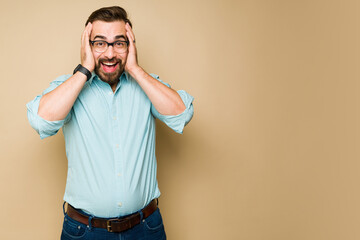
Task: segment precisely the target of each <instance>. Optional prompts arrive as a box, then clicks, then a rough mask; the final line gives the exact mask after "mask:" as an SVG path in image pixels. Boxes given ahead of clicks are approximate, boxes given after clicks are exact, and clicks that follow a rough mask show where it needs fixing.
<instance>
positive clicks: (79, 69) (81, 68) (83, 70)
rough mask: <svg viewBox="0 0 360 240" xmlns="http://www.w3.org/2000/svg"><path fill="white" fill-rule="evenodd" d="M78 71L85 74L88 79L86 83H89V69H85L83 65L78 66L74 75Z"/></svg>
mask: <svg viewBox="0 0 360 240" xmlns="http://www.w3.org/2000/svg"><path fill="white" fill-rule="evenodd" d="M77 71H79V72H81V73H83V74H85V76H86V78H87V79H86V81H89V79H90V78H91V72H90V71H89V70H88V69H87V68H85V67H83V66H82V65H81V64H79V65H77V67H76V68H75V69H74V72H73V74H75V73H76V72H77Z"/></svg>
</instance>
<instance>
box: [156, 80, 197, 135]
mask: <svg viewBox="0 0 360 240" xmlns="http://www.w3.org/2000/svg"><path fill="white" fill-rule="evenodd" d="M150 75H151V76H152V77H153V78H155V79H156V80H158V81H160V82H161V83H163V84H164V85H166V86H168V87H170V85H169V84H167V83H164V82H163V81H162V80H160V79H159V76H158V75H155V74H150ZM177 93H178V94H179V95H180V97H181V99H182V101H183V103H184V105H185V107H186V108H185V110H184V111H183V112H182V113H180V114H178V115H162V114H160V113H159V112H158V111H157V110H156V109H155V107H154V105H152V106H151V113H152V114H153V116H154V117H155V118H158V119H159V120H161V121H162V122H164V123H165V124H166V125H167V126H168V127H170V128H171V129H173V130H174V131H175V132H177V133H180V134H182V133H183V130H184V127H185V126H186V125H187V124H188V123H189V122H190V120H191V119H192V117H193V115H194V107H193V104H192V103H193V101H194V97H192V96H191V95H190V94H188V93H187V92H186V91H184V90H179V91H177Z"/></svg>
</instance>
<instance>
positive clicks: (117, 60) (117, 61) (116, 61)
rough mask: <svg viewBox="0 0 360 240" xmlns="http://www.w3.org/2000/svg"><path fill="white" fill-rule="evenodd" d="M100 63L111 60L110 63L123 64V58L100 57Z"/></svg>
mask: <svg viewBox="0 0 360 240" xmlns="http://www.w3.org/2000/svg"><path fill="white" fill-rule="evenodd" d="M98 62H99V63H103V62H110V63H120V64H121V59H120V58H111V59H108V58H99V60H98Z"/></svg>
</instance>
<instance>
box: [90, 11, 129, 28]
mask: <svg viewBox="0 0 360 240" xmlns="http://www.w3.org/2000/svg"><path fill="white" fill-rule="evenodd" d="M97 20H100V21H104V22H114V21H124V22H125V23H129V24H130V26H131V27H132V24H131V22H130V20H129V19H128V14H127V12H126V11H125V9H123V8H122V7H119V6H113V7H103V8H100V9H98V10H96V11H95V12H93V13H92V14H91V15H90V16H89V18H88V20H87V21H86V23H85V26H86V25H87V24H88V23H89V22H90V23H93V22H94V21H97Z"/></svg>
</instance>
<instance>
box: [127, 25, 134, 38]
mask: <svg viewBox="0 0 360 240" xmlns="http://www.w3.org/2000/svg"><path fill="white" fill-rule="evenodd" d="M125 29H126V31H127V32H129V33H130V35H131V37H132V39H133V40H135V34H134V32H133V31H132V29H131V26H130V24H129V23H126V25H125Z"/></svg>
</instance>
